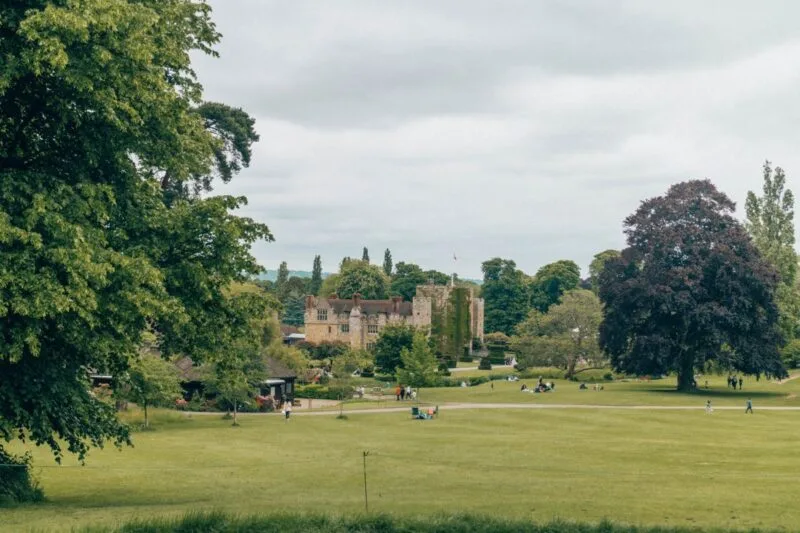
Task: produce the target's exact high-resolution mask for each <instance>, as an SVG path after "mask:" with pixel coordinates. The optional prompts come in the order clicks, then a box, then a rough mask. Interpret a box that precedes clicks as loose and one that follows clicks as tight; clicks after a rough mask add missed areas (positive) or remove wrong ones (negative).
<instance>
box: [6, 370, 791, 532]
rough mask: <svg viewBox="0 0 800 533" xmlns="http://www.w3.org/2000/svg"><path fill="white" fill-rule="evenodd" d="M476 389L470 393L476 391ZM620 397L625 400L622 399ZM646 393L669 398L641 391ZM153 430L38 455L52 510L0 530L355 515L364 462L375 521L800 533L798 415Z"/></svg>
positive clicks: (329, 421)
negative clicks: (483, 518)
mask: <svg viewBox="0 0 800 533" xmlns="http://www.w3.org/2000/svg"><path fill="white" fill-rule="evenodd" d="M793 383H796V382H791V383H787V384H786V385H782V386H781V387H789V386H790V385H791V384H793ZM509 385H514V384H509ZM620 385H622V384H620ZM651 386H652V385H651ZM791 386H794V385H791ZM575 387H576V388H577V385H575ZM771 387H778V386H777V385H772V386H771ZM768 388H770V386H765V389H768ZM474 389H475V390H467V391H466V394H473V395H474V394H482V393H481V391H480V387H476V388H474ZM462 390H463V389H455V390H454V392H456V393H458V392H461V391H462ZM557 390H558V389H557ZM433 392H434V391H430V392H428V393H429V394H433ZM435 392H437V393H438V392H441V393H442V394H444V393H445V392H450V391H449V390H448V391H444V390H442V391H435ZM604 392H605V393H607V396H610V395H611V394H612V393H611V392H610V391H604ZM745 392H746V391H745ZM495 393H496V394H508V395H512V391H510V390H509V391H507V392H504V391H498V390H497V389H495ZM517 394H521V393H517ZM558 394H559V393H555V394H554V395H553V397H557V396H558ZM567 394H568V393H565V394H564V395H565V396H566V395H567ZM581 394H586V395H593V396H590V397H593V398H599V397H602V396H603V393H600V392H598V393H594V392H583V393H581ZM627 394H635V393H633V392H624V391H622V390H620V392H619V395H620V397H625V396H626V395H627ZM648 394H653V395H655V396H657V397H660V396H661V395H664V396H669V394H670V393H666V392H663V393H657V392H654V393H648V392H644V391H638V395H639V396H640V397H647V395H648ZM672 394H673V397H675V398H677V397H678V395H676V394H675V393H672ZM530 396H533V395H530ZM537 396H542V395H537ZM543 397H547V395H543ZM516 398H517V396H514V399H515V400H516ZM470 401H473V399H471V400H470ZM631 401H632V402H634V398H632V399H631ZM759 401H762V400H759ZM771 401H775V402H779V401H781V400H780V399H776V398H773V399H772V400H771ZM763 402H766V399H764V400H763ZM634 403H639V402H634ZM703 403H704V402H703ZM756 405H757V406H758V403H757V404H756ZM158 418H159V419H160V423H157V425H156V430H155V431H150V432H144V433H137V434H136V435H135V444H136V446H135V448H132V449H130V448H129V449H125V450H123V451H122V452H119V451H117V450H115V449H107V450H103V451H95V452H93V453H92V454H91V455H90V457H89V460H88V464H87V466H85V467H80V466H78V465H76V463H75V462H74V461H68V462H67V463H66V464H65V466H62V467H55V466H54V463H53V462H52V459H51V458H50V457H49V456H48V455H47V453H45V452H44V450H35V456H36V465H37V466H38V467H40V468H37V474H38V476H39V479H40V480H41V482H42V484H43V486H44V488H45V490H46V494H47V497H48V498H49V502H48V503H47V504H44V505H39V506H30V507H26V506H23V507H18V508H11V509H3V510H0V515H1V516H2V520H0V530H4V531H27V530H35V529H39V530H47V531H50V530H69V528H72V527H83V526H98V525H113V524H117V523H120V522H121V521H126V520H129V519H132V518H151V517H154V516H178V515H182V514H183V513H185V512H187V511H192V510H206V511H208V510H214V509H219V510H225V511H229V512H234V513H243V514H255V513H268V512H276V511H314V512H330V513H357V512H361V511H363V509H364V486H363V470H362V461H363V457H362V452H363V451H369V452H370V455H369V457H368V458H367V469H368V483H369V498H370V500H369V501H370V511H372V512H379V513H399V514H403V515H416V514H427V513H436V512H470V513H488V514H492V515H496V516H501V517H510V518H511V517H513V518H524V519H534V520H537V521H547V520H550V519H553V518H565V519H569V520H578V521H598V520H601V519H603V518H609V519H612V520H614V521H617V522H623V523H632V524H645V525H659V524H660V525H672V526H718V527H738V528H750V527H760V528H784V529H790V530H792V529H795V528H796V527H797V524H800V511H798V509H797V506H796V501H797V499H798V497H800V487H798V485H797V484H796V481H795V480H796V476H797V472H798V469H800V454H798V453H797V442H798V439H800V423H798V422H800V412H785V411H770V412H763V411H762V412H758V411H757V412H756V414H755V415H753V416H749V415H748V416H746V415H744V414H742V413H741V412H739V411H718V412H716V413H714V414H713V415H706V414H705V413H703V412H702V411H701V410H698V411H622V410H613V409H610V410H593V411H588V410H582V409H559V410H524V411H523V410H511V409H508V410H503V409H500V410H463V411H444V412H443V413H442V416H441V417H440V418H439V419H438V420H433V421H416V420H411V419H410V418H409V416H408V415H407V414H406V413H374V414H351V415H350V416H349V418H348V419H347V420H337V419H336V418H335V417H334V416H313V417H296V418H294V419H293V420H291V421H290V422H289V423H284V422H283V420H281V418H280V417H279V416H250V417H245V418H243V419H242V423H243V425H242V426H241V427H239V428H232V427H230V421H223V420H221V419H220V418H218V417H217V416H194V417H192V418H188V419H186V418H181V416H180V415H178V414H177V413H161V414H159V415H158ZM167 419H168V420H167Z"/></svg>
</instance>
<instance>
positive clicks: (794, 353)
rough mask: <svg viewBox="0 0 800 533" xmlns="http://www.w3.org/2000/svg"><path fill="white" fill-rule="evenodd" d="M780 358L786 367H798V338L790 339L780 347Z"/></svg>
mask: <svg viewBox="0 0 800 533" xmlns="http://www.w3.org/2000/svg"><path fill="white" fill-rule="evenodd" d="M781 360H782V361H783V364H784V366H786V367H787V368H798V367H800V339H792V340H790V341H789V342H788V343H786V346H784V347H783V348H781Z"/></svg>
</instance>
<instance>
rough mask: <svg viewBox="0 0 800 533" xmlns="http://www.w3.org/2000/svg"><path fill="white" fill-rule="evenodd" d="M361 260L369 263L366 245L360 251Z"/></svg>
mask: <svg viewBox="0 0 800 533" xmlns="http://www.w3.org/2000/svg"><path fill="white" fill-rule="evenodd" d="M361 260H362V261H364V262H365V263H369V250H367V247H366V246H365V247H364V251H363V252H361Z"/></svg>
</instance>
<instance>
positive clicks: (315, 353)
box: [296, 341, 350, 361]
mask: <svg viewBox="0 0 800 533" xmlns="http://www.w3.org/2000/svg"><path fill="white" fill-rule="evenodd" d="M296 346H297V347H298V348H299V349H301V350H303V351H305V352H306V353H308V355H309V357H311V358H312V359H315V360H317V361H322V360H323V359H333V358H335V357H339V356H340V355H342V354H344V353H345V352H347V351H348V350H349V349H350V347H349V346H348V345H347V344H346V343H344V342H342V341H322V342H320V343H319V344H314V343H313V342H307V341H306V342H301V343H298V344H297V345H296Z"/></svg>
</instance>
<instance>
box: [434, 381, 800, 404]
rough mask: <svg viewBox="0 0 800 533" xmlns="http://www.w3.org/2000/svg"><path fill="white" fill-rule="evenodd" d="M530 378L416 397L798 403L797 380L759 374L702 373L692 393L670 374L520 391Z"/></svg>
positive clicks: (440, 399)
mask: <svg viewBox="0 0 800 533" xmlns="http://www.w3.org/2000/svg"><path fill="white" fill-rule="evenodd" d="M536 381H537V380H536V379H535V378H534V379H520V381H516V382H507V381H494V382H493V385H494V388H492V386H491V385H490V384H489V383H485V384H482V385H478V386H475V387H467V388H460V387H453V388H436V389H423V390H422V391H421V392H420V399H421V400H422V401H424V402H428V403H439V404H442V403H448V402H449V403H453V402H475V403H551V404H596V405H696V406H700V407H702V406H704V405H705V403H706V400H711V401H712V403H713V405H715V406H741V407H742V409H744V402H745V400H746V399H747V398H748V397H750V398H752V399H753V404H754V406H755V407H756V408H757V407H758V406H795V407H800V379H795V380H792V381H789V382H787V383H784V384H782V385H779V384H777V383H775V382H770V381H767V380H765V379H761V381H758V382H757V381H756V380H755V378H750V379H747V380H746V381H745V383H744V389H743V390H741V391H738V390H737V391H735V392H734V391H732V390H731V389H728V388H726V386H725V377H722V376H710V377H709V378H708V382H709V389H705V388H704V386H705V378H702V379H701V380H700V389H699V390H698V391H697V392H696V393H694V394H683V393H678V392H676V391H675V378H667V379H663V380H655V381H649V382H645V381H639V382H637V381H627V382H623V381H615V382H598V384H600V385H602V386H603V387H604V390H602V391H599V392H595V391H594V390H592V386H593V385H592V384H591V383H588V384H587V386H588V387H589V390H580V388H579V386H580V385H579V384H578V383H575V382H572V381H564V380H552V379H545V381H553V382H555V383H556V389H555V391H554V392H548V393H544V394H532V393H528V392H520V387H521V386H522V384H523V383H525V384H527V385H528V386H529V387H533V386H535V385H536Z"/></svg>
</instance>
